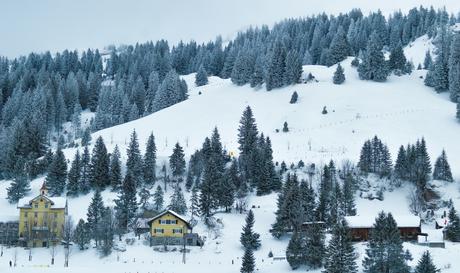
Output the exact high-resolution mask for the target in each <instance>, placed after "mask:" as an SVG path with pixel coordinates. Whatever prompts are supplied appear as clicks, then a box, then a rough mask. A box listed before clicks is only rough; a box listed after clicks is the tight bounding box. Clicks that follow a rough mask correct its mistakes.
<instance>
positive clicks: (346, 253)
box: [324, 221, 357, 273]
mask: <svg viewBox="0 0 460 273" xmlns="http://www.w3.org/2000/svg"><path fill="white" fill-rule="evenodd" d="M356 258H357V255H356V254H355V252H354V249H353V245H352V243H351V238H350V231H349V228H348V224H347V223H346V222H345V221H340V222H339V223H338V224H337V225H335V226H334V228H333V230H332V239H331V240H330V241H329V245H328V247H327V250H326V259H325V263H324V269H325V270H324V273H356V272H357V265H356Z"/></svg>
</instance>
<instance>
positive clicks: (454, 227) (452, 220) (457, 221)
mask: <svg viewBox="0 0 460 273" xmlns="http://www.w3.org/2000/svg"><path fill="white" fill-rule="evenodd" d="M447 216H448V218H449V222H448V224H447V227H446V239H448V240H450V241H452V242H460V218H459V217H458V214H457V211H456V210H455V208H454V206H451V208H450V210H449V214H448V215H447Z"/></svg>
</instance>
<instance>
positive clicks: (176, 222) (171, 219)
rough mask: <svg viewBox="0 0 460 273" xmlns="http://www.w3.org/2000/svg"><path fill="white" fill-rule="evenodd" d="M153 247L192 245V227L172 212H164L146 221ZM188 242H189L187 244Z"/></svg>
mask: <svg viewBox="0 0 460 273" xmlns="http://www.w3.org/2000/svg"><path fill="white" fill-rule="evenodd" d="M147 223H148V225H149V229H150V235H151V243H152V244H153V245H159V244H170V245H178V244H183V243H184V242H185V240H187V242H185V243H187V244H192V243H193V242H194V241H195V240H193V238H192V237H191V236H190V235H192V226H191V225H190V223H189V222H188V221H187V220H185V219H184V218H183V217H182V216H180V215H179V214H177V213H176V212H174V211H172V210H166V211H163V212H162V213H160V214H158V215H157V216H155V217H153V218H151V219H149V220H148V221H147ZM189 241H190V242H189ZM192 241H193V242H192Z"/></svg>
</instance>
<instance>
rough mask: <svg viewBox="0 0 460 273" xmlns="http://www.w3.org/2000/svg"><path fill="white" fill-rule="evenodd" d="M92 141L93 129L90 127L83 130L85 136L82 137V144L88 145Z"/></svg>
mask: <svg viewBox="0 0 460 273" xmlns="http://www.w3.org/2000/svg"><path fill="white" fill-rule="evenodd" d="M90 142H91V131H90V128H89V127H86V129H85V130H84V131H83V136H82V137H81V146H88V145H89V143H90Z"/></svg>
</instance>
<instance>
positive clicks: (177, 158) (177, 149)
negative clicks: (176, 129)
mask: <svg viewBox="0 0 460 273" xmlns="http://www.w3.org/2000/svg"><path fill="white" fill-rule="evenodd" d="M184 156H185V155H184V149H183V148H182V147H181V146H180V145H179V142H177V143H176V145H175V146H174V150H173V153H172V155H171V156H170V157H169V167H170V168H171V171H172V174H173V175H174V176H176V177H179V176H182V175H184V173H185V159H184Z"/></svg>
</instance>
